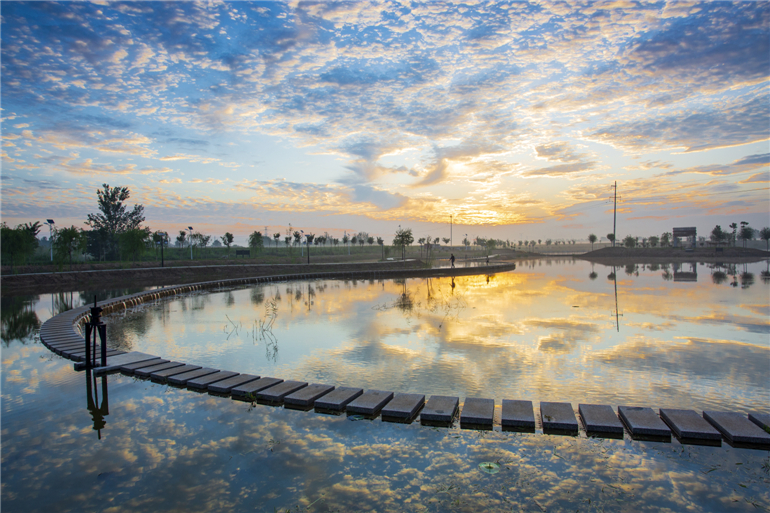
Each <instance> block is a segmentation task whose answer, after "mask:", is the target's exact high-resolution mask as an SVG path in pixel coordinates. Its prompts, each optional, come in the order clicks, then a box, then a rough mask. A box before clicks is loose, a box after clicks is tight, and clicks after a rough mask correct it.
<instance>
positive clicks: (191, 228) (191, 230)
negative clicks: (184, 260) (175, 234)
mask: <svg viewBox="0 0 770 513" xmlns="http://www.w3.org/2000/svg"><path fill="white" fill-rule="evenodd" d="M187 228H188V229H189V230H190V237H189V238H190V260H192V259H193V257H192V232H193V227H192V226H188V227H187Z"/></svg>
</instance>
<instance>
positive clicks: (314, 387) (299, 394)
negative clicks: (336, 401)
mask: <svg viewBox="0 0 770 513" xmlns="http://www.w3.org/2000/svg"><path fill="white" fill-rule="evenodd" d="M332 390H334V387H333V386H331V385H322V384H320V383H313V384H311V385H308V386H306V387H305V388H301V389H299V390H297V391H296V392H293V393H291V394H289V395H287V396H286V397H284V398H283V406H284V408H295V409H310V408H312V407H313V405H314V404H315V402H316V400H317V399H319V398H321V397H323V396H325V395H326V394H328V393H329V392H331V391H332Z"/></svg>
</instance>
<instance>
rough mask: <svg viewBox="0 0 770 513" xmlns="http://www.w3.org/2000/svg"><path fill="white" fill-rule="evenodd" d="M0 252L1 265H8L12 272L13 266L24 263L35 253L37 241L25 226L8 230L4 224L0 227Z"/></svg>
mask: <svg viewBox="0 0 770 513" xmlns="http://www.w3.org/2000/svg"><path fill="white" fill-rule="evenodd" d="M0 233H1V234H2V236H1V237H0V239H2V240H0V250H2V262H3V265H10V266H11V270H13V266H14V264H16V265H19V264H21V263H24V262H26V261H27V260H28V259H29V257H31V256H32V255H33V254H34V253H35V249H36V248H37V239H36V238H35V236H34V235H33V234H32V232H31V231H30V230H29V229H28V228H27V225H19V226H17V227H16V228H10V227H9V226H8V225H7V224H5V222H3V223H2V225H0Z"/></svg>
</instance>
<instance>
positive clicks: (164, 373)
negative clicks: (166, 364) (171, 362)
mask: <svg viewBox="0 0 770 513" xmlns="http://www.w3.org/2000/svg"><path fill="white" fill-rule="evenodd" d="M200 368H201V366H200V365H189V364H188V365H183V366H181V367H172V368H170V369H163V370H159V371H155V372H153V373H151V374H150V379H151V380H153V381H155V382H158V383H165V382H166V381H167V380H168V378H169V377H171V376H176V375H177V374H182V373H184V372H190V371H194V370H198V369H200Z"/></svg>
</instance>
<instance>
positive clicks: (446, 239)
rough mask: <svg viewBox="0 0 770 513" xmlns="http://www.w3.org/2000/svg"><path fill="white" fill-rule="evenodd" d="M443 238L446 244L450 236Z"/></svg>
mask: <svg viewBox="0 0 770 513" xmlns="http://www.w3.org/2000/svg"><path fill="white" fill-rule="evenodd" d="M441 240H443V241H444V244H449V237H443V238H442V239H441Z"/></svg>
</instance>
